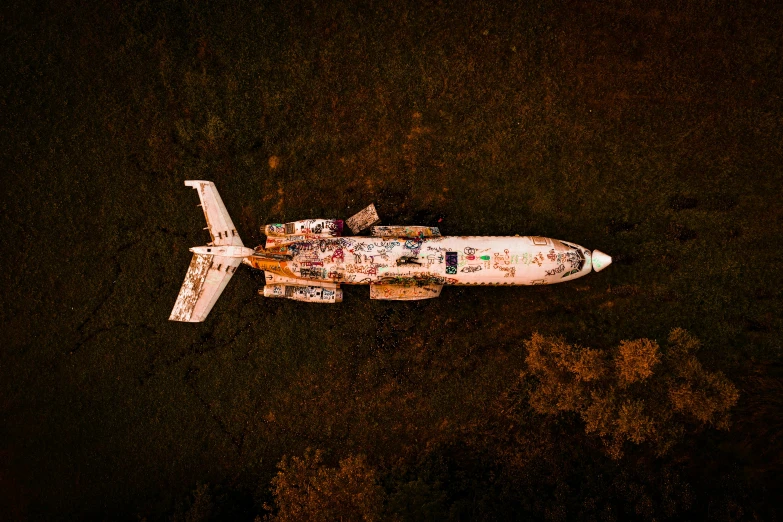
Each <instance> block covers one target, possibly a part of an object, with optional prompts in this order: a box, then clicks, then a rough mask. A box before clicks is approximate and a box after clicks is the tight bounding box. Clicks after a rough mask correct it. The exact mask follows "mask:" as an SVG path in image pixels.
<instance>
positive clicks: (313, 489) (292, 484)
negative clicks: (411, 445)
mask: <svg viewBox="0 0 783 522" xmlns="http://www.w3.org/2000/svg"><path fill="white" fill-rule="evenodd" d="M278 469H279V471H278V473H277V475H276V476H275V477H274V478H273V479H272V493H273V494H274V497H275V506H274V507H275V508H276V513H275V514H274V515H272V516H270V517H269V520H273V521H279V522H288V521H297V522H298V521H301V520H309V521H313V522H317V521H334V520H342V521H345V522H348V521H365V522H371V521H375V520H379V519H380V516H381V512H382V510H383V502H384V493H383V489H382V488H381V487H380V485H378V483H377V478H376V473H375V471H374V470H373V469H372V468H371V467H370V466H369V465H367V463H366V462H365V459H364V457H363V456H361V455H360V456H356V457H354V456H348V457H346V458H345V459H343V460H341V461H340V463H339V466H338V467H337V468H331V467H327V466H325V465H324V463H323V458H322V453H321V451H320V450H316V451H312V450H310V449H309V448H308V449H307V450H306V451H305V454H304V456H302V457H301V458H300V457H293V458H291V459H288V458H286V457H283V460H282V461H281V462H280V464H278ZM265 508H267V509H272V507H270V506H265Z"/></svg>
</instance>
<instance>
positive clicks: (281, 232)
mask: <svg viewBox="0 0 783 522" xmlns="http://www.w3.org/2000/svg"><path fill="white" fill-rule="evenodd" d="M263 232H264V234H266V235H267V236H269V237H285V236H293V235H297V236H307V237H340V236H342V235H343V220H342V219H304V220H302V221H293V222H291V223H273V224H271V225H265V226H264V230H263Z"/></svg>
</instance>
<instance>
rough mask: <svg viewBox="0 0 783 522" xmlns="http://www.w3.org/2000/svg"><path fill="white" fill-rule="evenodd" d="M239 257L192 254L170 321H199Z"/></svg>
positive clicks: (228, 276) (231, 273) (216, 296)
mask: <svg viewBox="0 0 783 522" xmlns="http://www.w3.org/2000/svg"><path fill="white" fill-rule="evenodd" d="M241 262H242V258H239V257H222V256H211V255H205V254H193V259H192V260H191V261H190V267H189V268H188V273H187V274H186V275H185V282H184V283H182V288H180V290H179V295H178V296H177V302H176V303H174V309H173V310H172V311H171V316H170V317H169V320H170V321H183V322H186V323H200V322H201V321H203V320H204V319H206V317H207V314H209V311H210V310H212V307H213V306H214V305H215V302H217V300H218V297H220V294H221V293H222V292H223V289H224V288H225V287H226V285H227V284H228V281H229V280H230V279H231V276H233V275H234V272H235V271H236V269H237V267H238V266H239V264H240V263H241Z"/></svg>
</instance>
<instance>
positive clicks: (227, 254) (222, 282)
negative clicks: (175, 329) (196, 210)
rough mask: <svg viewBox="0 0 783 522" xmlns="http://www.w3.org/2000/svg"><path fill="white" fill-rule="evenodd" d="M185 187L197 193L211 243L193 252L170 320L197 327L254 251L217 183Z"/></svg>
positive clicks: (199, 183)
mask: <svg viewBox="0 0 783 522" xmlns="http://www.w3.org/2000/svg"><path fill="white" fill-rule="evenodd" d="M185 185H186V186H188V187H193V188H194V189H196V190H197V191H198V196H199V199H200V200H201V204H200V205H199V206H200V207H201V208H202V209H203V210H204V217H205V218H206V220H207V229H208V230H209V235H210V237H211V238H212V241H211V242H210V243H209V244H208V245H207V247H199V248H196V249H192V250H193V251H194V253H193V259H192V260H191V262H190V267H189V268H188V272H187V274H186V275H185V282H184V283H182V288H180V290H179V295H178V296H177V301H176V303H174V309H173V310H172V311H171V315H170V316H169V320H171V321H184V322H189V323H198V322H201V321H203V320H204V319H206V317H207V315H208V314H209V312H210V310H212V307H213V306H214V305H215V303H216V302H217V300H218V297H220V294H221V293H222V292H223V289H224V288H226V285H227V284H228V281H229V280H230V279H231V277H232V276H233V275H234V272H236V269H237V267H238V266H239V264H240V263H241V262H242V259H243V257H244V256H245V255H246V254H249V253H251V252H252V251H251V250H250V249H245V248H243V247H244V245H243V244H242V240H241V239H240V237H239V234H238V233H237V231H236V228H234V223H233V222H232V221H231V216H229V215H228V211H227V210H226V206H225V205H224V204H223V200H222V199H221V198H220V194H218V191H217V188H215V184H214V183H212V182H211V181H200V180H188V181H185ZM221 247H223V248H221ZM232 247H233V248H232ZM237 247H238V248H237ZM248 251H249V252H248Z"/></svg>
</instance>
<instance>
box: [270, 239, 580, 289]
mask: <svg viewBox="0 0 783 522" xmlns="http://www.w3.org/2000/svg"><path fill="white" fill-rule="evenodd" d="M279 248H280V251H281V252H284V253H287V254H290V255H292V259H291V260H290V261H286V262H284V263H282V264H284V265H285V266H286V267H287V268H288V269H289V270H290V271H291V272H292V273H293V274H295V276H296V278H297V279H299V280H300V281H301V283H300V284H302V283H306V282H307V281H328V282H336V283H343V284H371V283H384V282H386V283H392V284H393V283H396V284H406V283H408V282H414V281H418V282H420V283H430V284H446V285H480V284H507V285H535V284H552V283H561V282H565V281H571V280H573V279H576V278H579V277H582V276H583V275H586V274H588V273H590V271H591V270H592V262H591V252H590V250H588V249H586V248H584V247H581V246H579V245H575V244H573V243H570V242H564V241H559V240H557V239H550V238H543V237H529V236H522V237H519V236H514V237H487V236H460V237H435V238H423V239H411V238H383V239H381V238H375V237H339V238H329V239H315V238H314V239H311V240H306V241H296V242H292V243H289V244H287V245H285V246H281V247H279Z"/></svg>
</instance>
